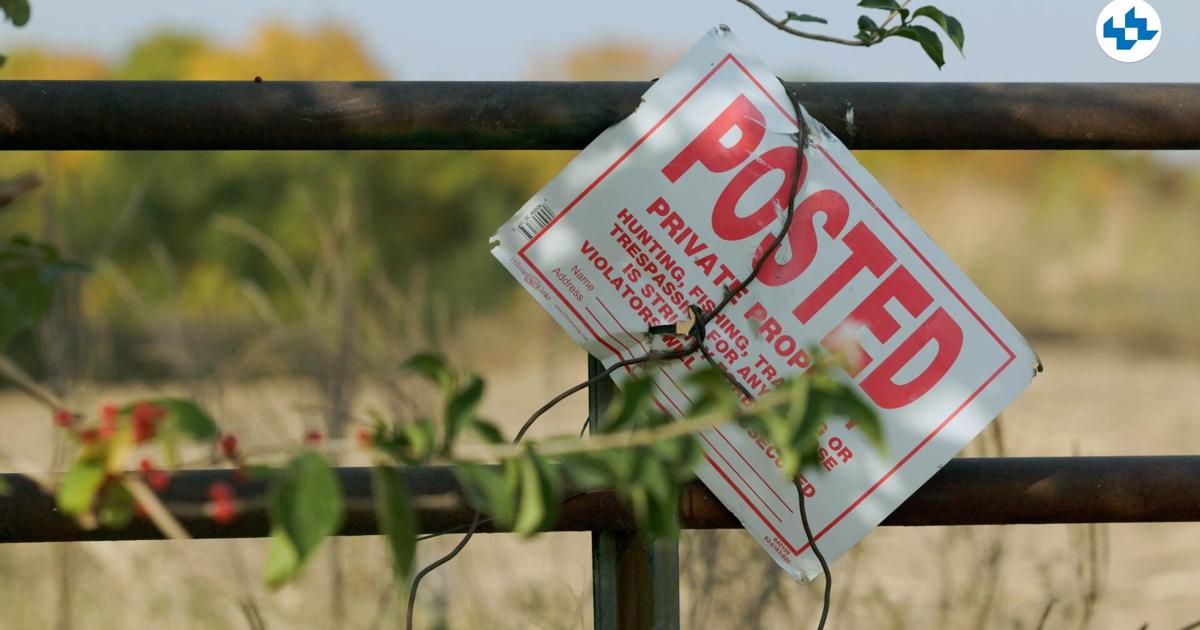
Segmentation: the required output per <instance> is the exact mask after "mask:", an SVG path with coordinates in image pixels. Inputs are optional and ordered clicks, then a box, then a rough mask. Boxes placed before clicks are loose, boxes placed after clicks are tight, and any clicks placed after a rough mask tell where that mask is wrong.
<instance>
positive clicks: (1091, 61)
mask: <svg viewBox="0 0 1200 630" xmlns="http://www.w3.org/2000/svg"><path fill="white" fill-rule="evenodd" d="M32 2H33V20H32V21H31V22H30V24H29V25H28V26H26V28H24V29H20V30H17V29H13V28H11V25H7V24H6V25H5V26H4V27H3V28H0V47H3V48H0V50H3V49H11V48H13V47H15V46H19V45H23V44H39V45H54V46H56V47H62V48H69V49H76V50H85V51H92V52H98V53H101V54H103V55H108V56H114V55H117V54H119V53H120V52H121V51H122V50H124V49H125V47H127V46H128V44H129V43H130V42H131V41H133V40H134V39H136V38H137V37H139V36H142V35H145V34H146V33H149V32H152V31H154V30H156V29H159V28H163V27H175V28H185V29H190V30H195V31H199V32H201V33H204V34H207V35H209V36H211V37H214V38H219V39H222V40H226V41H231V42H237V41H242V40H244V39H246V38H247V37H248V36H249V35H250V34H251V33H252V32H253V30H254V28H255V26H256V25H257V24H259V23H261V22H262V21H264V20H268V19H279V18H282V19H286V20H288V21H291V22H293V23H297V24H312V23H316V22H319V21H321V20H326V19H330V18H334V19H337V20H339V21H341V22H342V23H344V24H346V25H348V26H350V27H351V28H352V29H354V30H355V31H356V32H357V33H358V34H359V35H361V37H362V38H363V41H364V43H365V45H366V46H367V48H368V50H369V51H370V52H371V54H372V55H373V56H374V57H375V58H376V59H377V60H378V61H379V62H380V63H381V64H382V65H383V66H384V67H385V68H387V69H388V70H389V71H390V72H391V73H392V75H393V76H394V77H395V78H402V79H445V80H465V79H498V80H504V79H520V78H529V76H530V73H531V68H532V65H533V64H532V60H533V59H534V58H536V57H538V56H547V55H554V54H555V53H556V52H559V51H563V50H568V49H571V48H573V47H576V46H578V45H580V44H582V43H586V42H591V41H595V40H603V39H625V40H635V41H643V42H650V43H657V44H659V45H660V46H661V47H662V48H664V49H667V50H681V49H683V48H685V47H686V46H688V45H689V44H691V43H692V42H693V41H695V40H696V39H698V38H699V37H700V36H701V35H702V34H703V33H704V31H705V30H706V29H707V28H709V27H711V26H714V25H716V24H719V23H725V24H728V25H730V26H731V27H733V29H734V31H735V32H736V33H738V34H739V35H740V36H741V37H742V38H743V39H745V40H746V41H747V43H749V44H750V46H751V47H752V48H753V49H755V50H756V51H757V52H758V53H759V55H760V56H762V57H763V58H764V60H766V62H767V63H768V65H769V66H771V67H772V68H774V69H775V70H776V71H777V72H779V73H780V74H784V75H790V74H794V73H796V72H803V73H805V74H808V75H810V76H817V77H820V78H822V79H826V80H867V81H887V80H895V81H939V80H943V81H1189V82H1194V81H1200V37H1197V35H1198V33H1200V1H1197V0H1156V1H1152V2H1151V4H1152V5H1154V7H1155V8H1156V9H1157V10H1158V13H1159V15H1160V17H1161V18H1162V22H1163V34H1162V37H1163V39H1162V41H1161V43H1160V45H1159V46H1158V49H1157V50H1156V51H1155V53H1154V54H1153V55H1151V56H1150V57H1149V58H1148V59H1146V60H1144V61H1141V62H1139V63H1135V64H1122V63H1119V62H1116V61H1113V60H1111V59H1109V58H1108V57H1106V56H1105V55H1104V53H1103V52H1101V50H1100V48H1099V47H1098V46H1097V45H1096V41H1095V35H1094V29H1095V23H1096V16H1097V15H1098V14H1099V11H1100V9H1101V8H1102V7H1103V6H1104V5H1105V4H1106V0H1042V1H1037V0H917V1H916V2H915V3H914V4H913V6H920V5H921V4H925V3H927V2H933V3H934V4H936V5H937V6H940V7H941V8H942V9H944V10H945V11H946V12H947V13H951V14H953V15H957V16H958V17H959V18H960V19H961V20H962V22H963V24H964V26H965V29H966V33H967V47H966V53H967V57H966V59H963V58H961V57H959V56H958V55H957V53H948V55H947V58H948V63H947V65H946V67H945V68H944V69H943V70H942V71H940V72H939V71H938V70H937V69H936V68H935V67H934V66H933V64H932V63H930V62H929V61H928V60H927V59H926V58H924V56H923V54H922V53H921V51H920V49H919V48H918V47H917V46H916V44H914V43H912V42H908V41H893V42H887V43H885V44H883V45H881V46H880V47H878V48H873V49H870V50H864V49H859V48H854V49H851V48H845V47H840V46H835V45H831V44H820V43H815V42H807V41H800V40H796V39H794V38H792V37H790V36H787V35H785V34H783V33H781V32H779V31H776V30H775V29H773V28H771V27H770V26H768V25H766V24H765V23H763V22H762V21H761V20H759V19H758V18H757V17H756V16H755V15H753V14H752V13H751V12H750V11H749V10H747V9H746V8H745V7H742V6H741V5H739V4H737V3H736V2H734V0H694V1H687V2H685V1H672V2H665V1H663V2H655V1H654V0H637V1H635V0H603V1H592V2H571V1H569V0H556V1H551V0H508V1H507V2H496V1H494V0H493V1H487V2H462V1H460V2H447V1H441V2H437V1H434V2H428V1H423V2H413V1H411V0H403V1H395V2H381V1H374V2H369V1H367V0H343V1H341V2H330V1H320V0H208V1H206V2H195V1H186V0H106V1H105V2H96V1H95V0H32ZM854 4H855V2H854V0H790V1H787V0H785V1H775V0H762V2H761V5H762V6H763V7H764V8H766V9H767V10H768V11H771V12H772V13H774V14H777V15H778V14H782V13H783V12H784V11H785V10H787V9H795V10H798V11H802V12H808V13H816V14H819V15H824V16H826V17H828V18H830V19H831V22H833V23H832V24H831V25H830V26H829V27H821V28H825V29H826V31H827V32H829V33H831V34H837V35H846V36H848V35H850V34H852V33H853V31H854V30H855V29H854V26H853V25H854V20H855V16H857V15H858V13H859V12H860V11H861V10H860V9H857V8H856V7H854V6H853V5H854ZM823 7H827V8H823ZM875 13H877V14H881V12H875Z"/></svg>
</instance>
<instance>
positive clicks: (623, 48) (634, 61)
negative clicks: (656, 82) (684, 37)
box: [534, 40, 679, 81]
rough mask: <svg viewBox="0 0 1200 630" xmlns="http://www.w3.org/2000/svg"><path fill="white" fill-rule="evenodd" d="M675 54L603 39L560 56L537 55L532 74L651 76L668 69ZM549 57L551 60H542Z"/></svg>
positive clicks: (582, 78) (589, 78)
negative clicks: (603, 40) (537, 58)
mask: <svg viewBox="0 0 1200 630" xmlns="http://www.w3.org/2000/svg"><path fill="white" fill-rule="evenodd" d="M678 56H679V55H678V54H677V52H674V51H672V52H664V51H662V50H658V49H655V48H652V47H650V46H647V45H646V44H642V43H637V42H629V41H615V40H614V41H605V42H600V43H597V44H590V45H587V46H583V47H581V48H578V49H576V50H574V51H571V52H568V53H565V54H563V55H544V56H542V57H539V60H538V62H537V64H536V65H535V67H534V75H535V76H537V77H538V78H547V79H574V80H577V81H621V80H637V79H643V80H644V79H652V78H654V77H657V76H659V75H660V74H662V73H663V71H665V70H666V69H667V68H669V67H670V66H671V64H672V63H673V62H674V61H675V59H676V58H677V57H678ZM549 58H552V59H553V61H546V60H545V59H549Z"/></svg>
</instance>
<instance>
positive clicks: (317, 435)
mask: <svg viewBox="0 0 1200 630" xmlns="http://www.w3.org/2000/svg"><path fill="white" fill-rule="evenodd" d="M321 440H322V435H321V432H320V431H318V430H316V429H309V430H308V431H305V432H304V444H305V445H306V446H316V445H317V444H320V443H321Z"/></svg>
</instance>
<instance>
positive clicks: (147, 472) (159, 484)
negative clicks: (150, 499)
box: [140, 459, 171, 492]
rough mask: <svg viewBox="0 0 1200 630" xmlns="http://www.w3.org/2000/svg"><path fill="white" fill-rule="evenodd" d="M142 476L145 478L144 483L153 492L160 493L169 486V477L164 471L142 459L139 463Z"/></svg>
mask: <svg viewBox="0 0 1200 630" xmlns="http://www.w3.org/2000/svg"><path fill="white" fill-rule="evenodd" d="M140 467H141V469H142V476H143V477H145V479H146V483H147V484H148V485H149V486H150V487H151V488H153V489H154V490H155V491H158V492H162V491H163V490H166V489H167V486H170V485H171V475H169V474H167V472H166V471H165V470H161V469H159V468H157V467H155V466H154V462H152V461H150V460H149V459H143V460H142V461H141V463H140Z"/></svg>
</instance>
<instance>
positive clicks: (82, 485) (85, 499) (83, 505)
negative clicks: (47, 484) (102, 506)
mask: <svg viewBox="0 0 1200 630" xmlns="http://www.w3.org/2000/svg"><path fill="white" fill-rule="evenodd" d="M107 476H108V473H107V472H105V470H104V465H103V463H101V462H76V463H75V464H74V465H72V466H71V468H70V470H68V471H67V472H66V473H65V474H63V476H62V479H60V480H59V482H58V490H57V491H56V492H55V498H56V499H57V501H58V509H60V510H62V511H63V513H65V514H70V515H72V516H79V515H81V514H86V513H88V511H90V510H91V509H92V503H93V502H95V500H96V493H97V492H98V491H99V490H100V486H102V485H104V479H105V478H106V477H107Z"/></svg>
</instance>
